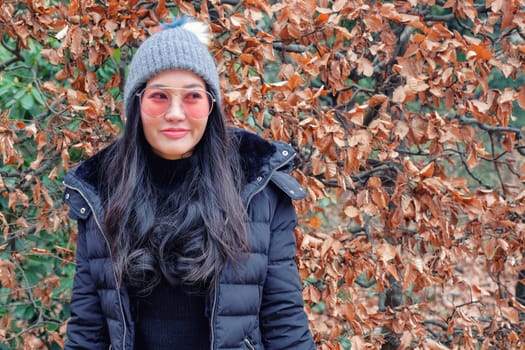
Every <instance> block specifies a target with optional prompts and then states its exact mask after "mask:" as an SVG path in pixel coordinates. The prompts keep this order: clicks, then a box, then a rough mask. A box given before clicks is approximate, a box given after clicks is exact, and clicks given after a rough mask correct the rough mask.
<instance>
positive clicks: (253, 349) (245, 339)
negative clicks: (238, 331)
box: [244, 337, 255, 350]
mask: <svg viewBox="0 0 525 350" xmlns="http://www.w3.org/2000/svg"><path fill="white" fill-rule="evenodd" d="M244 344H246V346H247V347H248V349H249V350H255V346H254V345H253V344H252V342H251V340H250V338H248V337H246V338H244Z"/></svg>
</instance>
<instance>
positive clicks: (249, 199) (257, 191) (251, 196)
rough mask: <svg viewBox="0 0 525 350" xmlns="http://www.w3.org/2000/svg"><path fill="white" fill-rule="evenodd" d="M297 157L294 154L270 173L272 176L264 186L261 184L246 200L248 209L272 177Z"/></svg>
mask: <svg viewBox="0 0 525 350" xmlns="http://www.w3.org/2000/svg"><path fill="white" fill-rule="evenodd" d="M294 156H295V153H294V154H292V155H291V156H290V157H289V158H288V159H285V160H284V162H282V163H281V164H279V165H278V166H276V167H274V168H273V169H272V172H271V173H270V175H269V176H268V177H267V178H266V181H265V182H264V183H262V184H260V186H259V188H257V190H255V191H253V192H252V193H251V194H250V196H249V197H248V198H247V199H246V207H248V205H250V202H251V201H252V198H253V197H254V196H255V195H256V194H257V193H259V192H261V191H262V189H263V188H265V187H266V185H267V184H268V182H270V179H271V178H272V175H273V174H274V173H275V172H276V171H277V170H278V169H280V168H281V167H283V166H284V165H286V164H288V163H289V162H290V161H291V160H292V159H293V157H294Z"/></svg>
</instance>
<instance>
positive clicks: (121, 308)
mask: <svg viewBox="0 0 525 350" xmlns="http://www.w3.org/2000/svg"><path fill="white" fill-rule="evenodd" d="M64 186H66V187H67V188H70V189H72V190H74V191H77V192H78V193H79V194H80V195H81V196H82V198H83V199H84V201H85V202H86V203H87V205H89V208H90V209H91V212H92V213H93V218H94V219H95V223H96V224H97V227H98V229H99V230H100V234H101V235H102V237H103V238H104V241H106V245H107V247H108V251H109V257H110V259H111V261H113V255H112V254H111V245H110V244H109V241H108V238H107V237H106V235H105V234H104V231H103V230H102V226H101V225H100V222H99V221H98V217H97V215H96V212H95V210H94V208H93V206H92V205H91V202H90V201H89V200H88V199H87V198H86V196H85V195H84V193H83V192H82V191H81V190H79V189H78V188H76V187H73V186H70V185H68V184H66V183H64ZM113 277H114V278H115V285H116V286H117V296H118V302H119V306H120V313H121V316H122V326H123V327H124V332H123V335H122V350H125V349H126V332H127V327H126V317H125V316H124V309H123V305H122V298H121V296H120V284H119V282H118V278H117V275H116V273H115V270H114V269H113ZM111 348H112V346H111V345H110V349H111Z"/></svg>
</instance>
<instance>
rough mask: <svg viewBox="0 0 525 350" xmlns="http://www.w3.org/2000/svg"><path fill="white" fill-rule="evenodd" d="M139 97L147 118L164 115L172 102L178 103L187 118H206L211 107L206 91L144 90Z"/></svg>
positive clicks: (211, 99) (210, 99)
mask: <svg viewBox="0 0 525 350" xmlns="http://www.w3.org/2000/svg"><path fill="white" fill-rule="evenodd" d="M141 95H142V97H141V109H142V112H143V113H145V114H146V115H147V116H149V117H160V116H163V115H164V114H166V113H167V112H168V111H169V109H170V108H171V106H172V103H173V101H176V103H180V107H181V108H182V109H183V111H184V113H185V114H186V116H188V117H189V118H194V119H200V118H206V117H207V116H208V115H209V114H210V112H211V109H212V107H213V98H212V96H211V94H210V93H209V92H208V91H206V90H200V89H167V88H145V89H144V91H143V92H142V94H141Z"/></svg>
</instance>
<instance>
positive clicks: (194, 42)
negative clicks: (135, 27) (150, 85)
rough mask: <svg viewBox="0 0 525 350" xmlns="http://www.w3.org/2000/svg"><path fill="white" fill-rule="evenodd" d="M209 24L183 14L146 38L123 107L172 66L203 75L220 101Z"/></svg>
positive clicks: (132, 69) (133, 63) (135, 60)
mask: <svg viewBox="0 0 525 350" xmlns="http://www.w3.org/2000/svg"><path fill="white" fill-rule="evenodd" d="M210 42H211V32H210V29H209V26H208V25H206V24H205V23H203V22H199V21H197V20H195V19H193V18H188V17H186V16H183V17H182V18H180V19H177V20H175V21H173V22H172V23H166V24H163V25H162V29H161V30H160V31H159V32H157V33H155V34H153V35H152V36H150V37H149V38H148V39H146V40H145V41H144V42H143V43H142V44H141V45H140V47H139V48H138V50H137V51H136V52H135V55H134V56H133V59H132V60H131V64H130V67H129V72H128V77H127V80H126V85H125V89H124V108H125V111H128V107H129V105H130V104H131V103H132V101H133V98H134V96H135V94H136V93H137V92H138V89H139V88H141V87H142V86H144V85H145V84H146V83H147V81H148V80H149V79H151V78H152V77H153V76H155V75H157V74H159V73H160V72H163V71H166V70H172V69H181V70H189V71H191V72H193V73H195V74H197V75H198V76H200V77H201V78H202V79H203V80H204V81H205V82H206V84H207V86H208V87H209V89H210V90H211V91H210V92H211V93H212V94H213V96H214V97H215V99H216V104H217V107H219V108H220V105H221V99H220V98H221V93H220V85H219V75H218V73H217V65H216V63H215V60H214V59H213V57H212V55H211V53H210V51H209V50H208V46H209V44H210Z"/></svg>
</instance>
